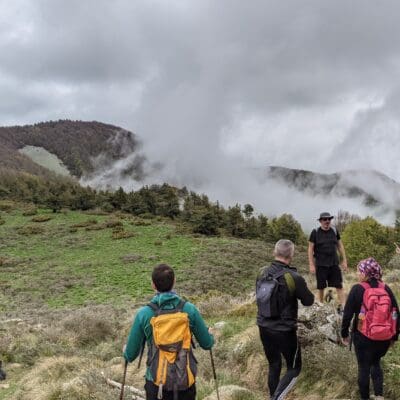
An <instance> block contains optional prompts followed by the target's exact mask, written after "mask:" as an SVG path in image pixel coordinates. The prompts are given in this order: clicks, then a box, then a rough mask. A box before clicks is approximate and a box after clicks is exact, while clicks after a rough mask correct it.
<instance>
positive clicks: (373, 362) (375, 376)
mask: <svg viewBox="0 0 400 400" xmlns="http://www.w3.org/2000/svg"><path fill="white" fill-rule="evenodd" d="M353 340H354V349H355V352H356V356H357V363H358V388H359V390H360V397H361V399H369V378H370V377H371V379H372V385H373V387H374V394H375V396H383V371H382V368H381V358H382V357H383V356H384V355H385V354H386V353H387V351H388V349H389V346H390V340H382V341H378V340H371V339H368V338H367V337H365V336H364V335H363V334H361V333H359V332H354V339H353Z"/></svg>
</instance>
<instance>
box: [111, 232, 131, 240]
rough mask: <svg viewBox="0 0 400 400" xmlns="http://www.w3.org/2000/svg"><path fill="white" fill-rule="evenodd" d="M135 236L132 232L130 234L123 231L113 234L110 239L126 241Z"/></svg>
mask: <svg viewBox="0 0 400 400" xmlns="http://www.w3.org/2000/svg"><path fill="white" fill-rule="evenodd" d="M133 236H135V233H134V232H130V231H124V230H118V231H115V232H113V234H112V238H113V239H114V240H118V239H128V238H131V237H133Z"/></svg>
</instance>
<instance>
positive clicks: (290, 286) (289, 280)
mask: <svg viewBox="0 0 400 400" xmlns="http://www.w3.org/2000/svg"><path fill="white" fill-rule="evenodd" d="M284 277H285V281H286V285H287V287H288V289H289V293H290V295H291V296H293V295H294V293H295V291H296V282H295V281H294V278H293V275H292V274H291V273H290V272H285V274H284Z"/></svg>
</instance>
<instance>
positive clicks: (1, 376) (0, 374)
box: [0, 361, 7, 381]
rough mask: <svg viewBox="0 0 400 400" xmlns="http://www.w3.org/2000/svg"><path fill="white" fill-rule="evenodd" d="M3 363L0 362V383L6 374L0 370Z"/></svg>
mask: <svg viewBox="0 0 400 400" xmlns="http://www.w3.org/2000/svg"><path fill="white" fill-rule="evenodd" d="M2 366H3V361H0V381H4V379H6V376H7V375H6V373H5V372H4V371H3V369H2Z"/></svg>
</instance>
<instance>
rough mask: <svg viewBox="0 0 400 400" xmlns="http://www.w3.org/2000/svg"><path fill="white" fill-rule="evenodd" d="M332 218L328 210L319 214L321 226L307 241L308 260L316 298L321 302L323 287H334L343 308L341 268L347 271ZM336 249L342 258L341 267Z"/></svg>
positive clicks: (341, 244) (343, 253)
mask: <svg viewBox="0 0 400 400" xmlns="http://www.w3.org/2000/svg"><path fill="white" fill-rule="evenodd" d="M332 219H333V216H332V215H331V214H330V213H328V212H323V213H321V214H320V216H319V219H318V221H319V223H320V225H321V226H320V227H319V228H317V229H313V231H312V232H311V235H310V239H309V242H308V261H309V264H310V272H311V273H312V274H316V276H317V289H318V300H319V301H320V302H321V303H322V302H323V301H324V289H325V288H326V287H327V286H329V287H334V288H336V292H337V295H338V300H339V302H340V304H341V305H342V309H343V308H344V304H345V301H346V299H345V294H344V290H343V278H342V271H341V268H342V269H343V271H347V259H346V253H345V251H344V246H343V243H342V241H341V240H340V234H339V232H338V231H337V230H336V228H334V227H332V226H331V222H332ZM338 251H339V254H340V257H341V258H342V264H341V268H340V267H339V256H338Z"/></svg>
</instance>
